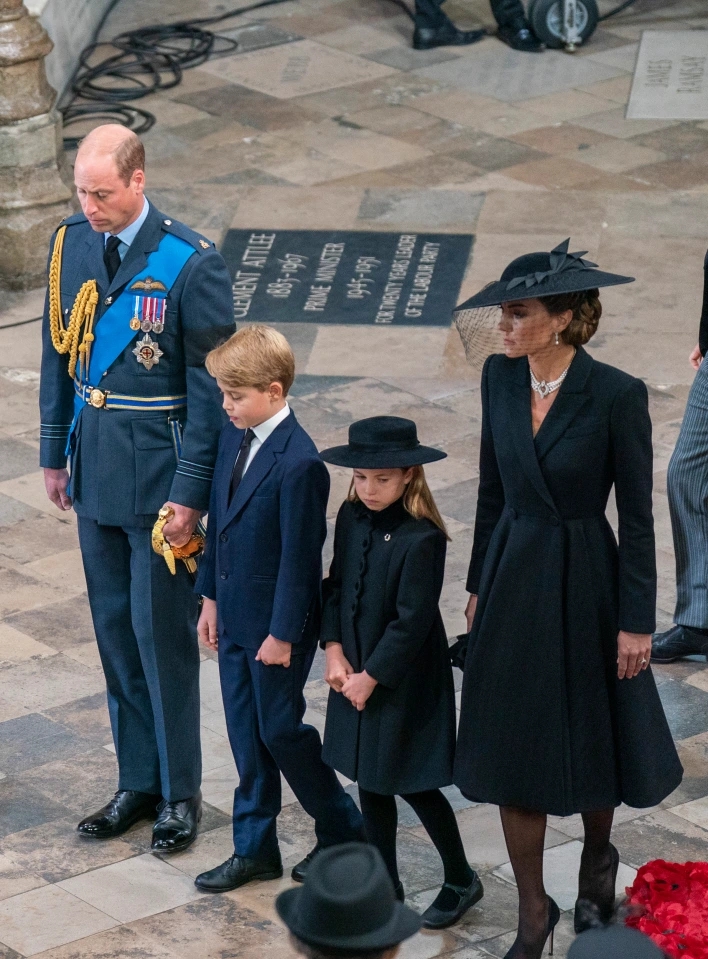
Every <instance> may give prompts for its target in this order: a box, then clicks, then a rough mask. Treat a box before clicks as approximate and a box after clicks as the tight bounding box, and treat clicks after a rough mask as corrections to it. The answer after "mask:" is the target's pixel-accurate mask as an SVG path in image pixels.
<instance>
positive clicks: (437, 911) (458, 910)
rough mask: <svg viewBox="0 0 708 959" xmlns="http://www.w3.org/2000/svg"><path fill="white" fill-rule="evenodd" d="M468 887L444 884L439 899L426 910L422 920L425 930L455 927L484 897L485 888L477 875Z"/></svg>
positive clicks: (475, 874) (474, 874)
mask: <svg viewBox="0 0 708 959" xmlns="http://www.w3.org/2000/svg"><path fill="white" fill-rule="evenodd" d="M473 876H474V878H473V879H472V882H470V883H469V885H467V886H453V884H452V883H451V882H445V883H443V887H442V889H441V890H440V892H439V893H438V896H437V898H436V899H435V901H434V902H432V903H431V904H430V905H429V906H428V908H427V909H426V910H425V912H424V913H423V915H422V916H421V919H422V920H423V928H424V929H447V927H448V926H454V925H455V923H456V922H459V920H460V919H461V918H462V916H464V914H465V913H466V912H467V910H468V909H471V908H472V906H474V904H475V903H477V902H479V900H480V899H481V898H482V897H483V896H484V888H483V886H482V883H481V882H480V878H479V876H478V875H477V873H476V872H475V873H473Z"/></svg>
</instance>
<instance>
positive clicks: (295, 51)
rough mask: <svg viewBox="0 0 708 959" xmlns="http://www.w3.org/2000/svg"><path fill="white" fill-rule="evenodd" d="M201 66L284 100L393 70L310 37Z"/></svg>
mask: <svg viewBox="0 0 708 959" xmlns="http://www.w3.org/2000/svg"><path fill="white" fill-rule="evenodd" d="M200 69H202V70H205V71H206V72H207V73H214V74H216V75H217V76H219V77H221V79H222V80H224V81H229V82H230V83H238V84H240V85H241V86H244V87H250V88H251V89H252V90H258V91H259V92H260V93H267V94H269V95H270V96H272V97H278V99H281V100H289V99H290V98H291V97H301V96H306V95H307V94H310V93H319V92H321V91H322V90H329V89H332V88H334V87H341V86H345V85H348V84H351V83H361V82H363V81H366V80H377V79H379V77H386V76H389V74H391V73H394V70H393V69H392V68H391V67H387V66H383V65H382V64H379V63H372V62H371V61H370V60H362V58H361V57H355V56H352V55H351V54H350V53H345V52H344V51H343V50H332V49H330V48H329V47H325V46H323V45H322V44H319V43H314V42H313V41H311V40H298V41H296V42H295V43H284V44H283V45H282V46H278V47H269V48H268V49H267V50H256V51H254V52H253V53H244V54H243V55H242V56H240V57H225V58H223V59H219V60H208V61H207V62H206V63H205V64H204V65H203V66H202V67H201V68H200Z"/></svg>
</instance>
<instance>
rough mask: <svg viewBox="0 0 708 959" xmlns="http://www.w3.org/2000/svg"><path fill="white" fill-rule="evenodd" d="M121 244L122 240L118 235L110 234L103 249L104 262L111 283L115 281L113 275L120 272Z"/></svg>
mask: <svg viewBox="0 0 708 959" xmlns="http://www.w3.org/2000/svg"><path fill="white" fill-rule="evenodd" d="M119 246H120V240H119V239H118V237H117V236H109V237H108V241H107V242H106V246H105V249H104V250H103V262H104V263H105V264H106V269H107V270H108V282H109V283H112V282H113V277H114V276H115V275H116V273H117V272H118V267H119V266H120V253H119V252H118V247H119Z"/></svg>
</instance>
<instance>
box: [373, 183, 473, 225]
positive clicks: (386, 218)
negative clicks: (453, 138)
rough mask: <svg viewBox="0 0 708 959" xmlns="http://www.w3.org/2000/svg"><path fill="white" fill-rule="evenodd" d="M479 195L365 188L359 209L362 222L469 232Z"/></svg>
mask: <svg viewBox="0 0 708 959" xmlns="http://www.w3.org/2000/svg"><path fill="white" fill-rule="evenodd" d="M483 202H484V197H483V195H482V194H477V193H467V192H464V193H463V192H460V191H458V190H455V189H452V190H446V191H443V190H436V191H435V192H434V193H433V192H432V191H430V192H427V191H422V190H395V189H371V190H367V191H366V192H365V194H364V197H363V199H362V202H361V207H360V208H359V217H358V219H359V221H360V223H361V224H362V225H369V224H381V225H383V224H386V225H389V226H390V227H393V229H396V227H398V228H399V229H402V230H419V231H421V232H422V231H427V232H444V233H449V232H460V231H464V232H472V231H473V230H474V225H475V222H476V221H477V217H478V216H479V212H480V210H481V209H482V204H483Z"/></svg>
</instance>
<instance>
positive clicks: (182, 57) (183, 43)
mask: <svg viewBox="0 0 708 959" xmlns="http://www.w3.org/2000/svg"><path fill="white" fill-rule="evenodd" d="M119 2H120V0H113V2H112V3H111V4H110V6H109V7H108V9H107V10H106V12H105V14H104V15H103V17H102V18H101V22H100V24H99V26H98V30H97V31H96V36H98V35H99V33H100V31H101V29H102V27H103V26H104V25H105V23H106V20H107V18H108V16H109V15H110V13H111V11H112V10H113V9H114V7H115V6H116V4H117V3H119ZM285 2H287V0H260V2H258V3H252V4H250V5H249V6H247V7H240V8H239V9H235V10H228V11H227V12H226V13H221V14H218V15H216V16H213V17H202V18H200V19H195V20H183V21H181V22H179V23H172V24H155V25H153V26H148V27H139V28H138V29H137V30H127V31H126V32H125V33H121V34H119V35H118V36H117V37H114V38H113V39H112V40H110V41H108V42H106V41H96V42H94V43H91V44H90V45H89V46H88V47H86V49H85V50H84V51H83V52H82V53H81V56H80V58H79V64H78V67H77V69H76V72H75V73H74V76H73V78H72V81H71V86H70V90H71V95H70V98H69V100H68V102H66V103H65V104H64V105H63V106H62V107H61V108H60V109H61V113H62V116H63V119H64V127H68V126H71V125H72V124H73V123H78V122H80V121H82V120H85V119H86V118H87V117H94V118H96V119H99V120H103V121H105V122H112V123H116V122H117V123H122V124H123V125H124V126H127V127H129V128H130V129H131V130H134V131H135V132H136V133H138V134H140V133H145V132H146V131H147V130H149V129H150V128H151V127H152V126H153V124H154V123H155V117H154V116H153V115H152V113H150V112H149V111H148V110H143V109H141V108H140V107H136V106H133V105H132V104H129V103H127V102H126V101H131V100H139V99H141V98H142V97H146V96H148V95H149V94H151V93H157V91H158V90H169V89H170V88H171V87H176V86H177V85H178V84H179V83H180V82H181V80H182V73H183V71H184V70H188V69H189V68H190V67H197V66H199V65H200V64H202V63H204V62H205V61H206V60H209V59H210V58H211V57H215V56H226V55H228V54H230V53H233V52H234V51H235V50H236V49H237V48H238V41H237V40H234V39H232V38H230V37H224V36H220V35H219V34H217V33H214V32H212V31H211V30H208V29H206V27H207V26H211V25H213V24H216V23H221V22H222V21H223V20H229V19H231V18H232V17H238V16H241V15H242V14H244V13H250V12H251V11H253V10H259V9H261V8H262V7H272V6H275V5H277V4H280V3H285ZM102 47H106V48H107V51H106V53H105V55H104V56H103V57H101V58H99V59H97V58H96V56H95V54H96V52H97V51H98V50H100V49H101V48H102ZM86 101H94V102H93V103H92V102H86ZM79 139H80V137H76V136H67V137H66V138H65V141H64V142H65V145H66V146H67V147H69V148H71V147H75V146H77V144H78V142H79Z"/></svg>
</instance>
